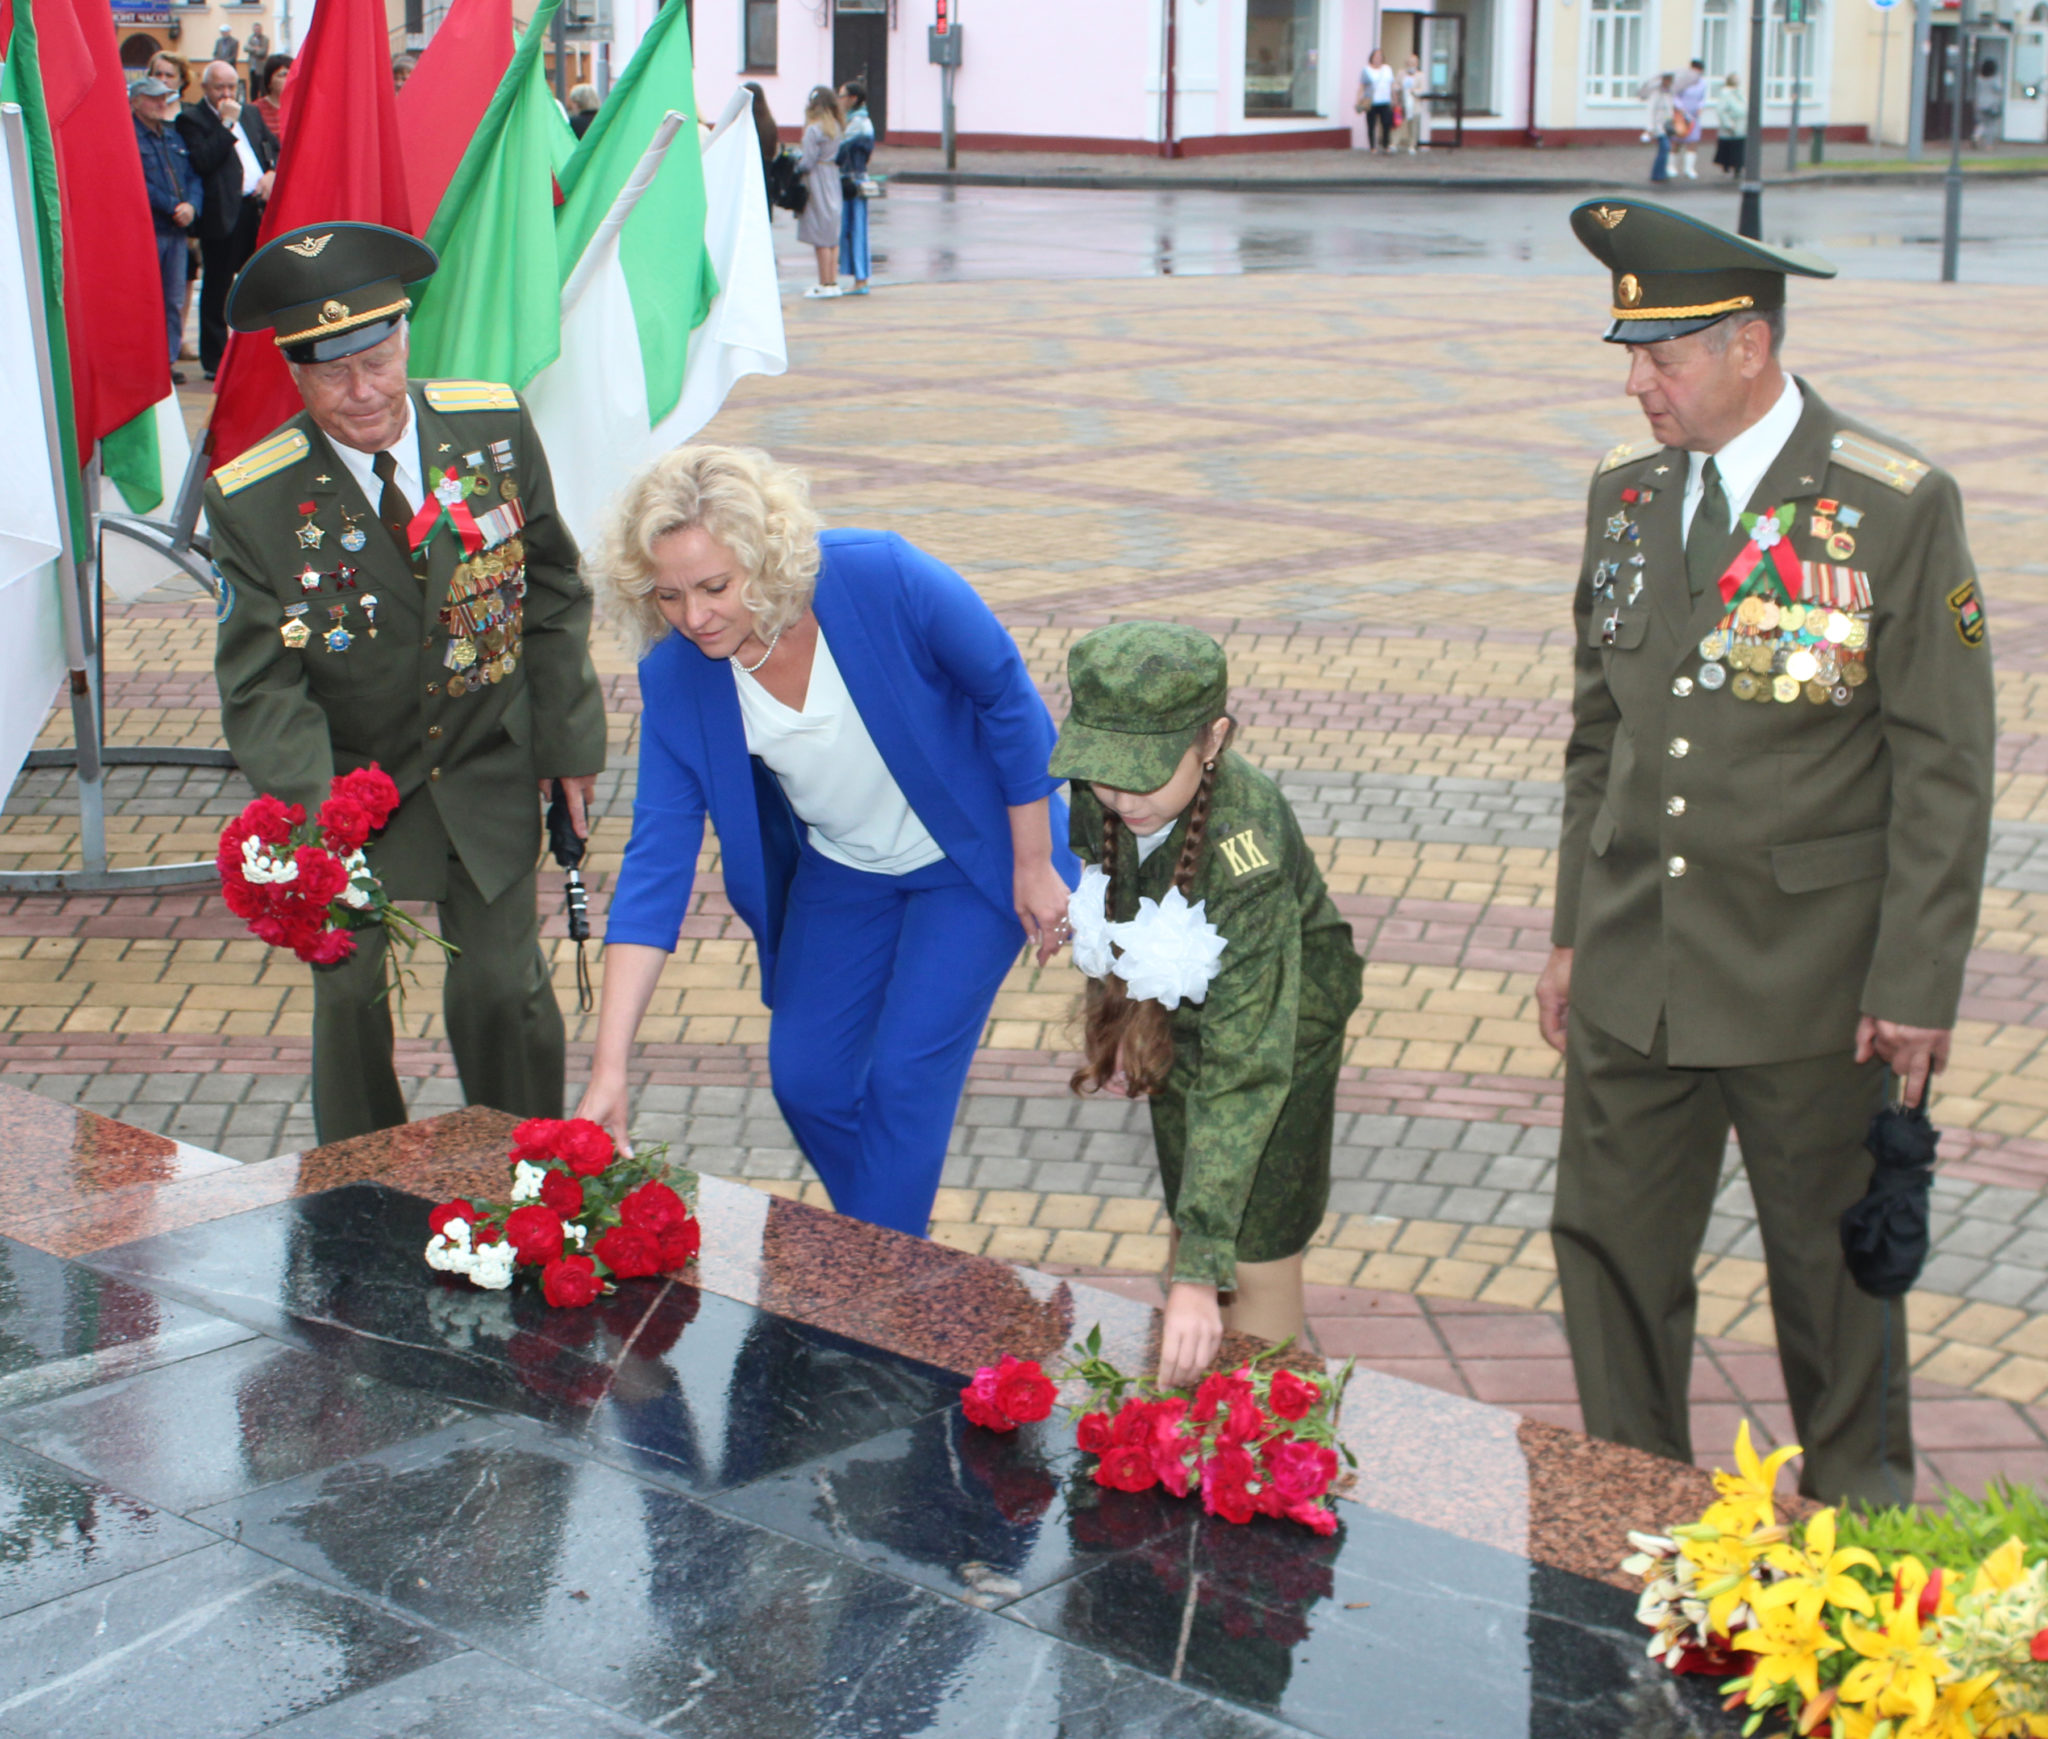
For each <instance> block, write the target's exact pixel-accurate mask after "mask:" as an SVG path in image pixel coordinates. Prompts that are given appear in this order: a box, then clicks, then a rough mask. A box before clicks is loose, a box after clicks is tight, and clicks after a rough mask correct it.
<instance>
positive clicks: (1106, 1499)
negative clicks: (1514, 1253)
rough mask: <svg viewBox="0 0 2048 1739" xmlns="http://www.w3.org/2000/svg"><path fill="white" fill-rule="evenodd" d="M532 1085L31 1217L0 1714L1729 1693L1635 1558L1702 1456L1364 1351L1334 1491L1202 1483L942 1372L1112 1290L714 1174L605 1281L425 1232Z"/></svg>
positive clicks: (1617, 1719) (359, 1717) (1529, 1712)
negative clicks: (1270, 1495) (1430, 1386)
mask: <svg viewBox="0 0 2048 1739" xmlns="http://www.w3.org/2000/svg"><path fill="white" fill-rule="evenodd" d="M0 1109H4V1107H0ZM22 1121H24V1120H19V1119H18V1120H17V1124H19V1123H21V1122H22ZM25 1121H27V1122H28V1123H29V1124H30V1125H31V1127H33V1126H34V1122H35V1120H33V1119H31V1120H25ZM60 1123H61V1119H55V1118H50V1119H43V1120H42V1124H41V1127H43V1129H44V1130H45V1132H46V1134H47V1135H48V1136H49V1139H50V1140H51V1141H52V1142H55V1141H57V1140H58V1139H59V1138H60V1137H61V1136H62V1130H61V1128H60V1127H59V1125H60ZM79 1127H80V1126H79V1125H78V1124H76V1123H75V1122H74V1124H73V1126H72V1129H71V1139H73V1140H74V1141H75V1140H76V1139H77V1134H78V1129H79ZM87 1127H88V1131H89V1133H91V1131H90V1129H89V1126H87ZM508 1128H509V1119H502V1118H499V1117H498V1116H497V1114H495V1113H491V1112H476V1111H472V1112H466V1113H463V1114H461V1115H460V1116H458V1117H456V1118H451V1119H442V1120H437V1122H436V1123H431V1124H420V1125H413V1126H411V1127H410V1128H408V1129H406V1130H403V1131H392V1132H388V1133H387V1134H386V1135H384V1136H377V1137H368V1138H365V1139H364V1140H363V1141H361V1142H354V1143H347V1144H341V1145H340V1146H337V1147H335V1148H330V1149H325V1150H321V1151H319V1152H315V1153H312V1154H306V1155H294V1156H286V1158H285V1159H283V1160H279V1161H272V1162H269V1164H270V1166H271V1167H272V1168H273V1170H272V1172H271V1175H270V1177H269V1178H268V1179H267V1180H263V1181H261V1183H260V1187H252V1188H250V1189H247V1190H244V1191H241V1192H239V1194H238V1193H237V1192H234V1191H227V1190H225V1189H223V1188H222V1187H221V1186H220V1185H218V1184H213V1188H214V1189H215V1191H216V1192H217V1193H215V1194H214V1195H211V1196H205V1197H202V1196H200V1195H196V1194H194V1193H192V1192H193V1191H194V1189H195V1188H197V1187H202V1186H207V1185H209V1184H212V1183H213V1178H214V1174H213V1173H211V1172H208V1171H205V1170H201V1171H200V1172H199V1173H198V1174H197V1175H193V1176H186V1175H181V1174H177V1173H176V1172H175V1170H174V1171H173V1172H172V1174H171V1175H169V1176H167V1177H166V1178H164V1179H163V1180H161V1181H160V1182H157V1183H155V1184H150V1183H148V1182H146V1181H145V1182H142V1183H136V1182H133V1181H120V1180H121V1179H124V1178H127V1177H128V1176H129V1174H128V1173H126V1172H120V1171H116V1172H114V1173H111V1174H108V1175H107V1177H105V1178H103V1179H102V1180H101V1181H103V1182H108V1183H109V1184H110V1187H109V1188H105V1189H98V1188H93V1187H87V1186H88V1185H89V1184H90V1183H91V1181H92V1180H91V1179H87V1180H86V1182H85V1183H82V1184H80V1185H79V1186H78V1188H77V1192H76V1195H75V1197H74V1198H73V1201H72V1206H71V1209H70V1210H69V1211H70V1212H71V1214H72V1217H71V1218H70V1219H68V1220H66V1219H64V1218H63V1216H62V1215H57V1216H55V1217H52V1215H51V1214H50V1213H48V1212H46V1213H45V1214H44V1215H43V1217H42V1218H41V1219H40V1220H38V1221H36V1222H34V1224H33V1225H32V1226H31V1227H30V1228H29V1230H30V1231H31V1232H32V1233H33V1241H35V1242H38V1243H40V1244H41V1245H42V1248H29V1247H27V1244H26V1243H22V1242H8V1241H4V1240H0V1516H4V1518H5V1521H4V1527H0V1735H9V1734H15V1733H23V1734H26V1733H30V1732H33V1733H35V1734H37V1735H38V1736H39V1739H49V1736H51V1735H59V1734H72V1733H76V1734H101V1733H106V1734H113V1733H121V1734H123V1735H126V1734H128V1733H131V1732H133V1731H134V1730H135V1729H136V1728H137V1727H138V1726H142V1727H146V1728H147V1729H149V1730H150V1731H151V1734H152V1739H156V1736H157V1732H158V1731H159V1730H160V1731H161V1732H162V1733H164V1734H181V1733H186V1732H191V1733H204V1734H208V1735H224V1736H225V1735H234V1734H241V1733H252V1734H253V1733H255V1732H258V1731H262V1732H278V1733H284V1734H292V1735H300V1736H302V1739H303V1736H307V1735H311V1736H315V1739H319V1736H326V1739H339V1736H350V1739H354V1736H359V1735H378V1734H399V1733H406V1734H420V1735H427V1734H433V1735H436V1736H437V1739H441V1736H449V1739H463V1736H464V1735H466V1734H470V1733H476V1734H482V1733H484V1732H485V1731H486V1730H489V1731H490V1732H492V1733H493V1734H496V1733H500V1732H503V1731H505V1730H506V1729H507V1726H508V1724H515V1723H516V1725H517V1726H518V1728H519V1729H521V1730H524V1731H527V1732H534V1733H555V1732H564V1733H567V1732H577V1733H590V1734H593V1735H608V1734H614V1733H619V1734H625V1733H653V1732H661V1733H670V1734H674V1733H687V1734H700V1735H706V1736H711V1739H722V1736H725V1735H733V1736H739V1735H745V1736H747V1739H754V1736H757V1735H758V1736H761V1739H780V1736H782V1735H790V1736H792V1739H794V1736H798V1735H812V1734H820V1735H834V1736H837V1735H854V1734H861V1735H869V1734H872V1735H876V1736H878V1739H880V1736H895V1735H910V1734H960V1735H963V1736H964V1735H975V1736H977V1739H979V1736H980V1735H983V1734H990V1733H1015V1734H1020V1735H1044V1736H1046V1739H1053V1736H1055V1735H1059V1736H1091V1739H1092V1736H1100V1739H1110V1736H1112V1735H1118V1736H1120V1735H1124V1734H1138V1735H1145V1734H1174V1735H1202V1736H1210V1735H1214V1736H1217V1739H1238V1736H1240V1735H1243V1736H1247V1739H1249V1736H1251V1735H1278V1734H1286V1733H1303V1732H1307V1733H1316V1734H1326V1735H1332V1736H1349V1735H1354V1734H1356V1735H1367V1734H1371V1735H1387V1736H1389V1739H1397V1736H1405V1735H1408V1734H1421V1733H1441V1734H1471V1735H1474V1736H1475V1739H1495V1736H1500V1739H1508V1736H1511V1735H1520V1734H1532V1735H1537V1734H1540V1735H1545V1736H1549V1735H1557V1736H1559V1739H1563V1736H1565V1735H1572V1736H1574V1739H1576V1736H1579V1735H1585V1736H1587V1739H1605V1736H1608V1735H1641V1736H1643V1739H1650V1736H1653V1735H1654V1736H1655V1739H1678V1736H1679V1735H1710V1734H1712V1735H1718V1734H1721V1733H1724V1732H1730V1731H1732V1730H1733V1729H1732V1728H1730V1727H1729V1726H1727V1725H1726V1723H1725V1721H1724V1718H1723V1717H1722V1716H1721V1715H1720V1713H1719V1712H1718V1710H1717V1709H1716V1707H1715V1706H1714V1703H1713V1700H1712V1698H1711V1695H1710V1694H1709V1691H1708V1688H1707V1687H1705V1686H1702V1685H1700V1684H1699V1683H1697V1682H1689V1683H1688V1682H1683V1681H1677V1680H1674V1679H1672V1678H1670V1677H1669V1676H1668V1675H1666V1674H1664V1673H1662V1672H1661V1670H1660V1669H1655V1668H1653V1667H1652V1665H1651V1663H1650V1662H1649V1661H1648V1660H1647V1658H1646V1657H1645V1655H1644V1652H1643V1644H1642V1640H1641V1638H1642V1633H1641V1632H1640V1631H1639V1630H1638V1629H1637V1627H1636V1626H1635V1625H1634V1623H1633V1621H1632V1617H1631V1606H1632V1602H1631V1600H1630V1598H1629V1596H1628V1595H1627V1594H1625V1593H1624V1592H1622V1590H1621V1589H1620V1587H1618V1586H1615V1585H1614V1583H1615V1582H1617V1581H1618V1580H1620V1579H1618V1578H1616V1577H1615V1575H1614V1572H1613V1570H1612V1565H1613V1563H1614V1560H1615V1558H1616V1557H1617V1556H1618V1555H1619V1545H1618V1542H1619V1539H1620V1534H1621V1531H1622V1529H1623V1527H1625V1526H1626V1525H1628V1524H1629V1523H1630V1522H1632V1521H1634V1520H1636V1519H1637V1518H1640V1519H1641V1520H1644V1521H1653V1520H1657V1519H1660V1518H1665V1519H1668V1516H1669V1515H1670V1514H1671V1513H1672V1509H1673V1506H1677V1507H1683V1506H1684V1505H1685V1504H1686V1503H1688V1502H1692V1501H1695V1500H1696V1497H1697V1475H1696V1474H1694V1473H1693V1472H1692V1470H1690V1469H1681V1468H1676V1467H1673V1466H1671V1465H1669V1464H1665V1463H1660V1462H1656V1461H1654V1460H1652V1459H1651V1458H1648V1457H1643V1456H1636V1455H1633V1454H1631V1453H1630V1452H1626V1451H1620V1450H1615V1449H1613V1448H1612V1447H1611V1446H1608V1445H1597V1444H1591V1443H1589V1442H1588V1441H1587V1440H1585V1439H1582V1438H1577V1437H1573V1436H1572V1435H1571V1434H1569V1433H1563V1432H1557V1431H1554V1430H1552V1429H1551V1428H1549V1427H1543V1426H1537V1425H1533V1424H1531V1423H1530V1422H1529V1421H1525V1420H1520V1419H1517V1418H1516V1417H1515V1416H1513V1415H1511V1414H1507V1413H1504V1412H1501V1411H1500V1410H1498V1409H1494V1408H1488V1407H1484V1406H1481V1405H1479V1404H1477V1403H1473V1402H1467V1401H1460V1400H1457V1399H1456V1398H1454V1397H1450V1396H1444V1395H1439V1394H1436V1393H1435V1392H1433V1391H1429V1390H1424V1389H1420V1388H1417V1387H1416V1386H1415V1385H1412V1384H1408V1383H1404V1382H1401V1381H1399V1380H1398V1379H1394V1378H1385V1377H1377V1376H1372V1375H1370V1374H1364V1373H1361V1375H1360V1376H1359V1377H1358V1378H1357V1379H1356V1380H1355V1386H1354V1389H1353V1391H1352V1394H1351V1397H1350V1401H1349V1403H1348V1404H1347V1409H1346V1426H1345V1429H1346V1435H1347V1439H1348V1440H1349V1441H1350V1442H1351V1443H1352V1444H1353V1445H1354V1446H1355V1447H1356V1448H1357V1450H1358V1452H1359V1454H1360V1460H1361V1468H1360V1476H1359V1478H1358V1480H1357V1482H1356V1484H1355V1485H1354V1486H1353V1487H1352V1488H1351V1490H1350V1492H1349V1493H1348V1495H1349V1497H1350V1498H1351V1500H1352V1501H1350V1502H1347V1503H1345V1504H1342V1505H1340V1506H1339V1509H1340V1514H1341V1516H1342V1518H1343V1525H1342V1527H1341V1530H1340V1532H1339V1533H1338V1534H1337V1535H1336V1536H1335V1537H1334V1538H1331V1539H1328V1540H1319V1539H1316V1538H1315V1537H1313V1536H1311V1535H1309V1534H1308V1533H1307V1532H1306V1531H1305V1530H1301V1529H1298V1528H1294V1527H1291V1526H1284V1525H1280V1524H1272V1523H1267V1522H1263V1521H1262V1522H1257V1523H1254V1524H1252V1525H1251V1526H1249V1527H1243V1528H1234V1527H1230V1526H1228V1525H1226V1524H1222V1523H1216V1522H1211V1521H1208V1520H1205V1519H1204V1518H1203V1517H1202V1516H1201V1514H1200V1509H1199V1505H1198V1504H1193V1503H1183V1502H1177V1501H1175V1500H1172V1499H1169V1498H1166V1497H1164V1496H1163V1495H1161V1494H1160V1493H1158V1492H1152V1493H1141V1494H1128V1493H1120V1492H1111V1491H1106V1490H1104V1489H1102V1488H1100V1487H1098V1486H1096V1485H1095V1484H1094V1482H1093V1481H1092V1480H1091V1479H1090V1478H1089V1477H1088V1476H1087V1474H1086V1472H1085V1471H1084V1467H1083V1463H1082V1458H1080V1457H1079V1456H1078V1455H1077V1453H1076V1452H1075V1451H1074V1450H1073V1448H1072V1439H1071V1434H1070V1432H1069V1431H1068V1430H1067V1429H1066V1427H1065V1425H1064V1424H1063V1423H1060V1422H1059V1416H1056V1419H1055V1421H1051V1422H1047V1423H1045V1424H1042V1425H1038V1426H1032V1427H1027V1428H1025V1429H1024V1430H1022V1431H1020V1432H1017V1433H1015V1434H1014V1435H1010V1436H998V1435H993V1434H990V1433H987V1432H983V1431H979V1430H976V1429H973V1428H971V1427H968V1426H966V1425H965V1423H964V1422H963V1420H962V1418H961V1416H960V1414H959V1412H958V1409H957V1406H956V1405H955V1400H956V1396H957V1390H958V1387H959V1383H960V1379H961V1376H962V1375H963V1374H964V1373H965V1372H967V1371H969V1370H971V1369H972V1368H973V1367H974V1366H975V1365H976V1364H979V1363H982V1362H986V1361H988V1360H990V1359H993V1358H994V1357H995V1356H996V1355H997V1354H998V1353H999V1352H1002V1351H1014V1352H1018V1353H1025V1354H1037V1355H1040V1356H1046V1357H1052V1356H1054V1355H1056V1354H1057V1353H1058V1351H1059V1350H1060V1349H1061V1348H1062V1347H1064V1346H1065V1345H1066V1344H1068V1343H1069V1342H1070V1341H1071V1340H1072V1339H1073V1338H1075V1336H1077V1335H1078V1334H1080V1333H1083V1332H1085V1331H1086V1329H1087V1328H1088V1327H1089V1326H1090V1325H1091V1324H1093V1323H1098V1322H1099V1323H1100V1324H1101V1325H1102V1326H1103V1328H1104V1331H1105V1335H1106V1337H1107V1338H1108V1340H1109V1342H1110V1344H1111V1345H1112V1346H1113V1347H1114V1348H1115V1349H1116V1350H1117V1353H1118V1356H1119V1357H1120V1358H1122V1359H1124V1360H1125V1361H1127V1362H1128V1363H1129V1364H1131V1365H1140V1364H1142V1363H1143V1362H1144V1361H1145V1360H1146V1359H1147V1357H1148V1356H1149V1354H1150V1352H1151V1349H1152V1347H1153V1346H1154V1344H1155V1337H1156V1333H1157V1320H1156V1313H1155V1312H1153V1311H1151V1310H1149V1309H1147V1308H1146V1307H1144V1306H1142V1305H1138V1304H1135V1303H1133V1302H1131V1301H1129V1300H1126V1299H1122V1298H1119V1297H1116V1296H1114V1295H1110V1294H1105V1293H1101V1292H1097V1291H1094V1290H1093V1289H1090V1288H1088V1287H1085V1286H1082V1285H1078V1284H1076V1283H1073V1282H1068V1281H1061V1280H1055V1279H1051V1278H1048V1277H1046V1276H1043V1275H1039V1274H1036V1273H1034V1272H1032V1271H1030V1270H1025V1269H1019V1268H1013V1267H1011V1266H1009V1265H1007V1264H1003V1263H999V1262H992V1261H989V1260H986V1259H984V1258H978V1257H968V1256H962V1255H959V1254H958V1253H955V1252H951V1251H945V1250H941V1249H939V1248H937V1247H935V1246H932V1245H929V1244H925V1243H922V1242H920V1241H917V1240H911V1239H905V1238H901V1237H899V1236H898V1235H896V1234H894V1233H888V1232H882V1231H878V1230H876V1229H875V1228H872V1227H867V1226H862V1225H858V1224H855V1223H852V1222H847V1221H843V1220H840V1219H838V1218H837V1217H836V1216H833V1215H830V1214H826V1213H821V1212H819V1211H818V1210H815V1209H809V1208H803V1207H800V1206H798V1205H797V1204H794V1203H789V1202H785V1201H782V1200H780V1199H778V1198H773V1197H768V1196H766V1195H763V1194H761V1193H759V1192H756V1191H753V1190H750V1189H746V1188H744V1187H743V1186H738V1185H732V1184H724V1183H720V1182H718V1181H717V1180H713V1179H705V1180H703V1181H702V1187H701V1190H700V1194H699V1207H700V1211H701V1214H702V1217H703V1220H704V1223H705V1255H704V1257H703V1259H702V1260H701V1261H700V1262H699V1263H697V1264H693V1265H692V1268H691V1269H690V1270H688V1271H686V1272H685V1273H684V1274H683V1275H681V1276H678V1277H674V1278H671V1279H667V1280H650V1281H634V1282H629V1283H626V1284H624V1285H622V1286H620V1287H619V1289H618V1290H617V1292H616V1293H615V1294H614V1295H613V1296H612V1297H610V1298H608V1299H606V1300H604V1301H602V1302H601V1303H600V1304H598V1305H595V1306H593V1307H591V1308H590V1309H588V1310H582V1311H571V1312H561V1311H551V1310H549V1309H547V1308H546V1306H545V1305H544V1304H542V1303H541V1302H540V1301H539V1300H538V1299H537V1298H536V1297H535V1296H534V1295H533V1294H532V1293H531V1292H529V1291H525V1290H515V1291H514V1292H512V1293H510V1294H487V1293H481V1292H477V1291H474V1290H473V1289H471V1288H469V1287H467V1286H466V1285H464V1284H462V1283H460V1282H457V1281H451V1280H447V1279H445V1278H441V1277H436V1276H434V1275H432V1274H431V1273H430V1272H429V1271H428V1270H426V1269H425V1267H424V1265H423V1263H422V1262H421V1260H420V1253H421V1250H422V1248H423V1246H424V1244H425V1241H426V1213H427V1208H428V1205H429V1198H432V1197H438V1196H441V1195H444V1194H448V1193H454V1192H456V1191H459V1190H464V1189H467V1190H471V1191H478V1192H489V1191H494V1190H496V1189H497V1188H500V1187H502V1179H503V1176H504V1160H503V1157H502V1156H503V1152H504V1145H505V1144H504V1134H505V1132H506V1130H507V1129H508ZM94 1138H95V1140H96V1139H97V1136H96V1134H95V1137H94ZM117 1149H118V1142H115V1143H112V1144H110V1145H109V1147H108V1151H110V1152H111V1151H116V1150H117ZM243 1169H245V1170H257V1169H259V1168H254V1167H251V1168H243ZM153 1192H155V1193H160V1195H161V1197H162V1198H163V1199H158V1200H149V1199H145V1198H147V1197H150V1196H151V1195H152V1193H153ZM180 1192H183V1193H180ZM230 1201H234V1202H236V1203H237V1204H238V1205H234V1206H223V1205H222V1204H223V1203H227V1202H230ZM110 1203H114V1204H116V1205H117V1209H118V1211H116V1209H115V1208H110V1205H109V1204H110ZM45 1205H46V1207H47V1201H46V1204H45ZM123 1228H127V1229H135V1228H141V1229H143V1231H144V1232H145V1233H146V1235H142V1236H137V1237H132V1238H127V1239H118V1240H110V1239H109V1237H108V1234H109V1232H110V1231H113V1230H118V1229H123ZM53 1245H57V1246H62V1247H66V1248H71V1249H75V1250H77V1251H78V1252H79V1253H80V1254H81V1256H82V1257H83V1260H67V1259H65V1258H64V1257H63V1256H61V1255H59V1254H56V1253H53V1252H52V1249H51V1246H53ZM10 1385H13V1386H12V1387H10ZM1580 1570H1588V1571H1591V1572H1592V1575H1590V1576H1589V1575H1582V1574H1578V1573H1576V1572H1578V1571H1580ZM1598 1578H1605V1579H1604V1580H1602V1579H1598ZM166 1701H169V1702H171V1703H173V1704H175V1706H174V1707H172V1708H169V1709H167V1710H166V1709H163V1708H162V1705H163V1704H164V1703H165V1702H166Z"/></svg>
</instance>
